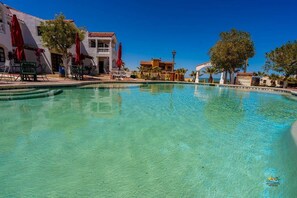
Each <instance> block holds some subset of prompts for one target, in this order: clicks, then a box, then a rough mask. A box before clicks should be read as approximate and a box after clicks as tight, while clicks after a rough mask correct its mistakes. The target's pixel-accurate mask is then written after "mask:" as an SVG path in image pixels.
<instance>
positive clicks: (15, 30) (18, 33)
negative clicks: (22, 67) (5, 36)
mask: <svg viewBox="0 0 297 198" xmlns="http://www.w3.org/2000/svg"><path fill="white" fill-rule="evenodd" d="M10 32H11V44H12V46H13V47H16V57H17V59H18V60H19V61H21V60H25V59H26V57H25V52H24V40H23V35H22V30H21V27H20V24H19V21H18V19H17V17H16V15H15V14H14V15H13V16H12V19H11V29H10Z"/></svg>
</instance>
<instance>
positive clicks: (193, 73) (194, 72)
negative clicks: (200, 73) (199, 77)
mask: <svg viewBox="0 0 297 198" xmlns="http://www.w3.org/2000/svg"><path fill="white" fill-rule="evenodd" d="M190 76H191V77H192V81H193V82H195V80H196V71H191V73H190Z"/></svg>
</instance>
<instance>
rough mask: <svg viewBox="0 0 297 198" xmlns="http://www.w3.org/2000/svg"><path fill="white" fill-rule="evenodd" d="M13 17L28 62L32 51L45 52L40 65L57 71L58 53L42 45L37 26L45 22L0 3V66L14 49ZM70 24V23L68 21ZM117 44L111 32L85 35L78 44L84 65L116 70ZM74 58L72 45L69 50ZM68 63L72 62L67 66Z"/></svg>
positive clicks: (103, 71)
mask: <svg viewBox="0 0 297 198" xmlns="http://www.w3.org/2000/svg"><path fill="white" fill-rule="evenodd" d="M14 14H15V15H16V16H17V18H18V20H19V23H20V26H21V29H22V35H23V39H24V44H25V46H24V48H25V56H26V60H27V61H34V62H36V55H35V51H36V50H37V49H38V48H42V49H44V53H42V57H41V64H42V65H44V66H45V67H46V69H47V71H48V72H57V71H59V66H60V65H61V63H62V61H61V54H59V53H56V52H54V51H50V50H49V49H47V48H46V47H44V46H43V45H42V41H41V33H40V31H39V26H40V23H41V22H43V21H46V20H44V19H41V18H38V17H35V16H32V15H29V14H26V13H23V12H21V11H18V10H15V9H13V8H11V7H9V6H7V5H5V4H3V3H1V2H0V65H3V64H4V63H5V60H6V59H7V58H8V53H9V52H12V51H13V50H14V47H12V44H11V33H10V22H11V18H12V16H13V15H14ZM70 22H73V23H74V21H72V20H70ZM116 44H117V39H116V35H115V33H114V32H86V34H85V38H84V40H83V41H82V42H81V53H82V54H83V55H84V57H85V59H84V60H83V64H84V65H85V66H88V65H92V66H96V70H95V71H94V72H95V73H96V74H98V73H109V72H110V71H112V69H113V68H116V59H117V53H116ZM69 52H70V53H72V54H73V57H74V56H75V45H73V46H72V48H71V49H70V50H69ZM70 64H71V63H70Z"/></svg>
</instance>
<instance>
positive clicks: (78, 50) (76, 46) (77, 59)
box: [75, 32, 81, 65]
mask: <svg viewBox="0 0 297 198" xmlns="http://www.w3.org/2000/svg"><path fill="white" fill-rule="evenodd" d="M75 53H76V56H75V62H76V64H78V65H79V64H80V62H81V56H80V40H79V35H78V32H77V33H76V36H75Z"/></svg>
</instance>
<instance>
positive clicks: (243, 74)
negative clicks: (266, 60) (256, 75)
mask: <svg viewBox="0 0 297 198" xmlns="http://www.w3.org/2000/svg"><path fill="white" fill-rule="evenodd" d="M237 76H253V73H248V72H247V73H242V72H238V73H237Z"/></svg>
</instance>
